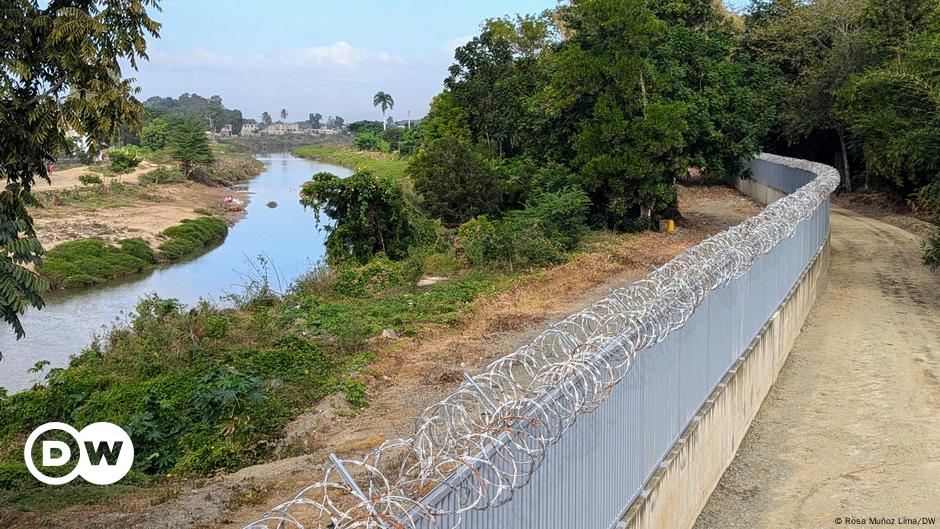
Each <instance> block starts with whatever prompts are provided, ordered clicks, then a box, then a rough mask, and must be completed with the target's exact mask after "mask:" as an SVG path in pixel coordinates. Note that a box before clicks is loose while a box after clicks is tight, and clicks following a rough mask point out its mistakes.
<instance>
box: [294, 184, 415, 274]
mask: <svg viewBox="0 0 940 529" xmlns="http://www.w3.org/2000/svg"><path fill="white" fill-rule="evenodd" d="M300 197H301V202H302V203H303V204H304V206H307V207H310V208H311V209H313V211H314V214H315V215H316V217H317V222H320V221H321V220H322V219H321V215H320V214H321V212H322V213H325V214H326V215H327V216H328V217H329V218H331V219H334V222H333V223H332V224H327V225H325V226H324V228H325V229H326V231H327V232H328V233H329V235H328V236H327V239H326V254H327V259H328V260H329V262H330V263H332V264H338V263H342V262H343V261H346V260H348V259H355V260H357V261H359V262H360V263H365V262H367V261H368V260H369V259H370V258H372V256H374V255H376V254H378V253H382V254H385V255H388V256H389V257H391V258H393V259H401V258H403V257H405V256H407V255H408V249H409V248H410V247H411V246H415V245H416V244H417V243H418V242H419V241H420V240H421V239H422V237H423V234H422V233H421V228H422V225H423V224H426V223H422V222H421V217H420V215H419V214H418V213H417V211H416V210H415V209H414V207H413V206H411V204H410V203H409V202H408V201H407V200H406V199H405V195H404V192H403V190H402V186H401V183H400V182H399V181H398V180H396V179H394V178H391V177H388V176H376V175H375V174H373V173H371V172H369V171H358V172H356V173H355V174H353V175H352V176H349V177H346V178H340V177H338V176H336V175H334V174H331V173H317V174H316V175H314V176H313V180H311V181H309V182H307V183H305V184H304V185H303V187H302V188H301V191H300ZM432 229H433V228H432ZM431 237H433V235H432V236H431Z"/></svg>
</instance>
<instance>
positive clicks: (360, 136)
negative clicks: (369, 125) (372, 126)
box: [356, 130, 389, 152]
mask: <svg viewBox="0 0 940 529" xmlns="http://www.w3.org/2000/svg"><path fill="white" fill-rule="evenodd" d="M356 148H357V149H361V150H363V151H381V152H388V150H389V144H388V142H387V141H385V140H384V139H383V138H382V137H381V136H379V134H377V133H375V132H373V131H371V130H368V131H360V132H357V133H356Z"/></svg>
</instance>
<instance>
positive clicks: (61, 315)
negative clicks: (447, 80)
mask: <svg viewBox="0 0 940 529" xmlns="http://www.w3.org/2000/svg"><path fill="white" fill-rule="evenodd" d="M257 158H258V159H259V160H260V161H261V162H263V163H264V166H265V169H264V172H263V173H261V174H260V175H259V176H256V177H255V178H253V179H251V180H249V181H248V182H247V184H244V185H243V187H244V188H246V190H247V191H248V193H250V195H251V202H250V203H249V204H248V207H247V208H246V210H245V213H246V215H245V218H243V219H242V220H240V221H239V222H238V223H237V224H236V225H235V226H234V227H232V228H231V229H230V230H229V234H228V237H226V239H225V241H224V242H223V243H222V244H221V245H219V246H217V247H215V248H213V249H212V250H211V251H209V252H207V253H205V254H203V255H200V256H199V257H196V258H193V259H191V260H188V261H185V262H181V263H176V264H173V265H170V266H167V267H163V268H158V269H156V270H153V271H150V272H147V273H145V274H140V275H136V276H133V277H131V278H127V279H125V280H123V281H119V282H112V283H108V284H107V285H100V286H97V287H92V288H87V289H77V290H64V291H56V292H50V293H47V294H46V296H45V300H46V306H45V308H43V309H42V310H40V311H36V310H30V311H27V313H26V314H25V315H24V316H23V318H22V321H23V324H24V326H25V327H26V333H27V336H26V338H23V339H22V340H19V341H17V340H15V339H14V337H13V334H12V332H11V331H10V330H9V329H0V351H3V360H2V361H0V386H2V387H5V388H6V389H7V390H8V391H11V392H12V391H18V390H20V389H23V388H25V387H27V386H28V385H29V384H30V383H31V382H32V381H33V380H35V379H36V378H37V377H38V375H34V374H28V373H27V372H26V370H27V369H29V368H30V367H32V366H33V364H35V363H36V362H38V361H40V360H48V361H49V362H51V366H52V367H64V366H65V365H67V364H68V359H69V357H70V356H72V355H75V354H78V353H80V352H81V351H82V349H84V348H85V347H87V346H88V344H89V343H90V342H91V339H92V337H93V336H94V335H95V334H101V333H103V332H104V331H106V330H107V329H110V328H111V327H112V326H113V325H115V324H121V323H122V322H125V321H126V320H127V316H128V314H129V313H131V312H132V311H133V310H134V307H135V306H136V305H137V302H138V300H139V299H140V298H141V297H143V296H145V295H147V294H149V293H156V294H158V295H159V296H160V297H164V298H176V299H178V300H180V301H181V302H183V303H185V304H187V305H191V304H193V303H195V302H197V301H199V300H200V299H207V300H210V301H219V300H220V298H223V297H224V296H225V295H227V294H232V293H239V292H241V291H242V285H245V284H246V283H247V281H248V280H249V278H251V277H257V276H258V273H257V271H256V270H257V269H258V256H264V259H265V260H266V261H267V262H268V263H269V265H268V279H269V281H270V283H271V284H272V286H274V287H275V288H276V287H278V282H280V285H281V287H282V288H283V287H285V286H286V285H287V284H289V283H290V282H292V281H293V280H294V279H296V278H297V277H298V276H300V275H301V274H303V273H304V272H306V271H307V270H309V269H310V267H311V266H313V265H314V264H316V263H317V261H319V260H320V259H321V258H322V257H323V255H324V238H325V234H324V233H323V232H322V231H320V230H318V229H317V226H316V222H315V219H314V216H313V213H312V212H311V211H309V210H307V211H305V210H304V209H303V207H302V206H301V205H300V202H299V199H300V195H299V192H300V186H301V185H302V184H303V183H304V182H306V181H307V180H310V178H311V176H313V175H314V174H315V173H318V172H320V171H328V172H331V173H333V174H336V175H339V176H348V175H349V174H351V171H350V170H349V169H346V168H344V167H339V166H335V165H330V164H324V163H320V162H315V161H311V160H304V159H302V158H296V157H294V156H292V155H291V154H289V153H277V154H262V155H258V156H257ZM269 202H276V203H277V207H275V208H270V207H268V205H267V204H268V203H269ZM275 270H276V273H275ZM222 302H224V300H222Z"/></svg>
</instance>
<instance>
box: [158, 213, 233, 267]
mask: <svg viewBox="0 0 940 529" xmlns="http://www.w3.org/2000/svg"><path fill="white" fill-rule="evenodd" d="M227 234H228V226H226V225H225V221H223V220H222V219H220V218H218V217H198V218H195V219H186V220H184V221H183V222H181V223H179V224H177V225H176V226H172V227H169V228H167V229H166V230H164V231H163V233H162V234H161V236H162V237H166V238H167V240H166V241H165V242H163V243H162V244H160V248H159V250H160V253H159V256H160V260H162V261H175V260H177V259H180V258H181V257H185V256H187V255H190V254H194V253H197V252H200V251H202V250H204V249H205V248H206V247H207V246H209V245H211V244H213V243H215V242H218V241H220V240H222V239H224V238H225V236H226V235H227Z"/></svg>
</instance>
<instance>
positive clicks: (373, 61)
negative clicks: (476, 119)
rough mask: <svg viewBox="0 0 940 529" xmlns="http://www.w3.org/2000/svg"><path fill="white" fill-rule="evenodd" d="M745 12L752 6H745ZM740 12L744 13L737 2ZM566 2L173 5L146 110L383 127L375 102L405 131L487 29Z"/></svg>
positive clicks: (156, 50)
mask: <svg viewBox="0 0 940 529" xmlns="http://www.w3.org/2000/svg"><path fill="white" fill-rule="evenodd" d="M737 1H738V3H744V2H743V0H737ZM729 3H730V4H732V5H734V3H735V2H729ZM555 5H556V1H555V0H513V1H511V2H510V1H497V0H461V1H456V2H455V1H440V0H437V1H432V0H400V1H393V2H388V1H384V2H380V1H377V0H347V1H338V0H269V1H258V0H225V1H223V0H163V2H162V8H163V12H162V13H153V14H152V16H153V18H154V19H156V20H157V21H159V22H161V23H162V24H163V29H162V30H161V38H160V39H152V40H151V41H150V43H149V48H148V54H149V55H150V61H149V62H144V63H142V64H141V66H140V71H138V72H134V73H130V72H129V73H128V74H129V75H131V76H133V77H136V78H137V84H138V85H139V86H140V87H141V90H142V92H141V94H140V96H141V98H143V99H146V98H147V97H150V96H153V95H160V96H174V97H175V96H178V95H179V94H181V93H183V92H191V93H192V92H194V93H198V94H200V95H202V96H205V97H209V96H211V95H216V94H218V95H220V96H222V99H223V101H224V102H225V106H227V107H228V108H238V109H241V110H242V112H243V113H244V115H245V117H254V118H258V117H259V116H260V114H261V112H262V111H268V112H270V113H271V114H272V115H275V114H276V113H277V112H278V111H279V110H280V109H281V108H286V109H287V111H288V113H289V114H290V117H289V118H288V119H289V120H291V121H294V120H303V119H306V118H307V114H309V113H311V112H320V113H321V114H323V115H324V116H327V115H340V116H343V117H344V118H346V120H347V121H354V120H358V119H367V118H368V119H376V118H380V117H381V115H380V114H379V112H378V110H376V109H374V108H373V107H372V95H373V94H374V93H375V92H377V91H379V90H385V91H386V92H389V93H391V94H392V95H393V96H394V98H395V108H394V110H393V111H392V112H391V115H393V116H394V117H395V118H396V119H404V118H405V117H406V114H407V112H408V111H409V110H410V111H411V115H412V116H413V117H418V116H422V115H424V114H425V113H426V112H427V108H428V104H429V102H430V100H431V97H433V96H434V94H436V93H437V92H439V91H440V89H441V84H442V81H443V79H444V77H445V76H446V74H447V67H448V66H449V65H450V64H451V62H452V58H453V50H454V48H456V47H457V46H459V45H461V44H463V43H464V42H466V41H467V40H468V39H469V38H471V37H472V36H474V35H476V34H477V33H478V32H479V28H480V23H481V22H483V20H485V19H486V18H489V17H495V16H502V15H506V14H515V13H535V12H539V11H542V10H543V9H547V8H551V7H554V6H555Z"/></svg>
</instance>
